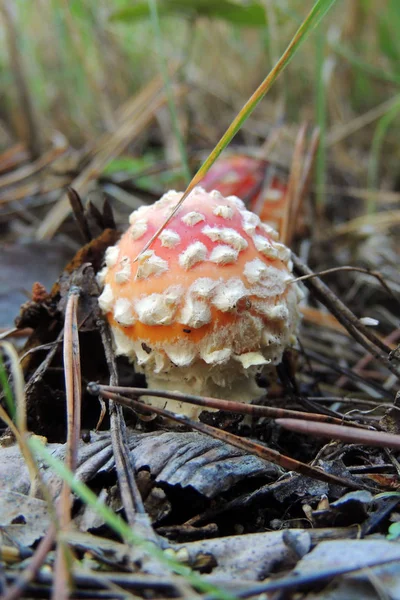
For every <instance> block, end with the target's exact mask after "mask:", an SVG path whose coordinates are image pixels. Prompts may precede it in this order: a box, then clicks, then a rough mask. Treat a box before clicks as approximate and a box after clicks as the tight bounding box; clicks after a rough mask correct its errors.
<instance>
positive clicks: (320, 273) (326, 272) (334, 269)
mask: <svg viewBox="0 0 400 600" xmlns="http://www.w3.org/2000/svg"><path fill="white" fill-rule="evenodd" d="M338 271H356V272H358V273H364V274H365V275H371V277H375V278H376V279H377V280H378V281H379V283H380V284H381V286H382V287H383V289H384V290H385V292H386V293H387V294H388V295H389V296H390V297H391V298H392V299H393V300H394V301H395V302H396V303H397V304H398V305H399V307H400V300H399V298H398V297H397V296H396V294H395V293H394V292H393V290H392V289H390V287H389V286H388V284H387V283H386V281H385V280H384V278H383V276H382V274H381V273H379V272H378V271H370V270H369V269H364V268H363V267H351V266H348V265H346V266H343V267H332V268H331V269H324V270H323V271H318V272H317V273H310V274H309V275H302V276H301V277H296V279H291V280H290V281H288V285H290V284H292V283H297V282H298V281H306V280H307V279H312V278H314V277H322V276H323V275H329V274H330V273H337V272H338Z"/></svg>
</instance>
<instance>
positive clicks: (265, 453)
mask: <svg viewBox="0 0 400 600" xmlns="http://www.w3.org/2000/svg"><path fill="white" fill-rule="evenodd" d="M90 391H91V392H92V393H96V390H95V388H94V386H91V388H90ZM97 392H98V393H99V394H100V395H101V396H103V397H104V398H107V399H109V400H114V401H115V402H118V403H120V404H122V405H123V406H127V407H128V408H132V409H134V410H138V411H139V412H141V413H143V412H144V413H148V414H153V413H155V414H157V415H160V416H162V417H165V418H167V419H171V420H172V421H175V422H176V423H180V424H181V425H185V426H186V427H191V428H192V429H195V430H197V431H200V432H201V433H204V434H205V435H210V436H212V437H213V438H214V439H219V440H221V441H223V442H226V443H228V444H231V445H232V446H235V447H236V448H239V449H240V450H244V451H245V452H249V453H251V454H255V455H256V456H259V457H260V458H262V459H264V460H268V461H270V462H272V463H274V464H276V465H279V466H281V467H283V468H284V469H287V470H289V471H296V472H297V473H301V474H302V475H305V476H306V477H311V478H313V479H317V480H319V481H325V482H327V483H330V484H334V485H340V486H342V487H345V488H350V489H353V490H356V489H357V490H358V489H360V487H362V485H361V484H359V483H357V482H354V481H350V480H347V479H343V478H342V477H338V476H336V475H330V474H329V473H325V472H324V471H321V470H320V469H318V468H316V467H312V466H310V465H307V464H306V463H302V462H300V461H297V460H294V459H293V458H290V457H289V456H285V455H283V454H280V453H279V452H277V451H276V450H271V449H270V448H267V447H266V446H263V445H261V444H257V443H256V442H252V441H250V440H247V439H245V438H240V437H238V436H236V435H233V434H231V433H228V432H227V431H223V430H221V429H217V428H216V427H211V426H210V425H206V424H204V423H200V422H197V421H192V420H190V419H188V418H187V417H185V416H182V415H175V414H174V413H172V412H170V411H168V410H164V409H162V408H158V407H155V406H147V405H146V404H143V403H142V402H139V401H138V400H132V399H131V398H127V397H126V396H120V395H119V394H113V393H112V392H106V391H105V390H101V389H100V388H98V390H97Z"/></svg>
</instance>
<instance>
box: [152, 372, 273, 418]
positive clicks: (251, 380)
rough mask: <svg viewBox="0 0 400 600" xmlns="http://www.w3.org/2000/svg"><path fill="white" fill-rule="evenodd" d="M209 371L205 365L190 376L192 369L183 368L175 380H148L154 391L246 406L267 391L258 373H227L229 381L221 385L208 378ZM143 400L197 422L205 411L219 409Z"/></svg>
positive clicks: (155, 377)
mask: <svg viewBox="0 0 400 600" xmlns="http://www.w3.org/2000/svg"><path fill="white" fill-rule="evenodd" d="M205 369H209V367H208V366H207V365H204V366H203V367H202V368H199V367H197V369H196V371H198V373H196V372H193V369H191V370H190V373H189V368H188V369H187V373H182V369H181V370H180V372H179V373H177V374H176V376H175V377H171V372H169V373H160V374H154V373H150V374H149V373H146V380H147V384H148V386H149V387H150V388H153V389H163V390H165V391H170V392H175V391H179V392H181V393H183V394H185V393H187V394H195V395H198V396H208V397H211V398H221V399H222V400H233V401H235V402H243V403H247V402H251V401H252V400H254V398H257V397H258V396H260V395H261V394H262V393H263V391H264V390H263V389H262V388H260V387H259V386H258V385H257V383H256V380H255V372H254V373H252V374H250V375H249V374H248V373H246V374H245V375H243V372H242V370H241V369H237V370H236V373H230V374H228V373H226V379H225V382H223V381H221V382H220V383H221V385H219V384H218V383H216V382H215V381H213V380H212V379H211V378H210V377H204V373H202V372H201V371H203V370H205ZM196 375H197V376H196ZM143 400H144V401H145V402H146V404H148V405H150V406H157V407H159V408H165V409H166V410H170V411H172V412H175V413H179V414H184V415H186V416H188V417H189V418H190V419H197V418H198V416H199V414H200V413H201V412H202V411H203V410H207V411H215V410H217V409H214V408H204V407H201V406H195V405H192V404H188V403H186V402H179V401H178V400H169V399H168V400H167V399H165V398H157V397H154V396H152V397H150V396H143Z"/></svg>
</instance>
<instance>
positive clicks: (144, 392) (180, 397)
mask: <svg viewBox="0 0 400 600" xmlns="http://www.w3.org/2000/svg"><path fill="white" fill-rule="evenodd" d="M88 387H89V389H94V390H95V391H96V393H97V391H99V392H100V393H102V392H103V391H105V392H113V393H116V394H132V395H134V396H135V397H136V398H140V396H152V397H156V398H166V399H168V400H177V401H178V402H183V403H186V404H194V405H195V406H204V408H205V409H206V410H207V409H210V408H216V409H217V410H225V411H227V412H233V413H238V414H241V415H250V416H251V417H254V418H257V417H269V418H271V419H278V418H291V417H292V418H295V419H304V420H306V421H317V422H321V423H333V424H336V425H341V424H342V423H343V419H336V418H335V417H332V416H329V415H323V414H319V413H308V412H302V411H298V410H289V409H286V408H275V407H272V406H260V405H257V404H246V403H244V402H234V401H233V400H222V399H220V398H210V397H207V396H192V395H191V394H183V393H181V392H177V391H174V392H169V391H165V390H152V389H148V388H134V387H123V386H111V385H100V384H97V383H95V384H93V383H89V385H88ZM356 426H357V427H361V428H362V427H363V425H358V424H356Z"/></svg>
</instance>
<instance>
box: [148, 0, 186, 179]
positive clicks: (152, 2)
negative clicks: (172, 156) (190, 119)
mask: <svg viewBox="0 0 400 600" xmlns="http://www.w3.org/2000/svg"><path fill="white" fill-rule="evenodd" d="M148 2H149V8H150V14H151V22H152V24H153V29H154V37H155V41H156V45H157V54H158V59H159V63H160V71H161V75H162V78H163V81H164V88H165V93H166V96H167V102H168V108H169V113H170V116H171V124H172V129H173V132H174V135H175V139H176V141H177V144H178V148H179V154H180V157H181V162H182V169H183V173H184V176H185V179H186V182H189V181H190V178H191V173H190V167H189V161H188V157H187V153H186V148H185V144H184V142H183V138H182V133H181V130H180V127H179V121H178V111H177V110H176V106H175V100H174V95H173V93H172V86H171V81H170V78H169V75H168V69H167V65H166V62H165V57H164V52H163V43H162V33H161V26H160V18H159V15H158V8H157V0H148Z"/></svg>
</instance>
